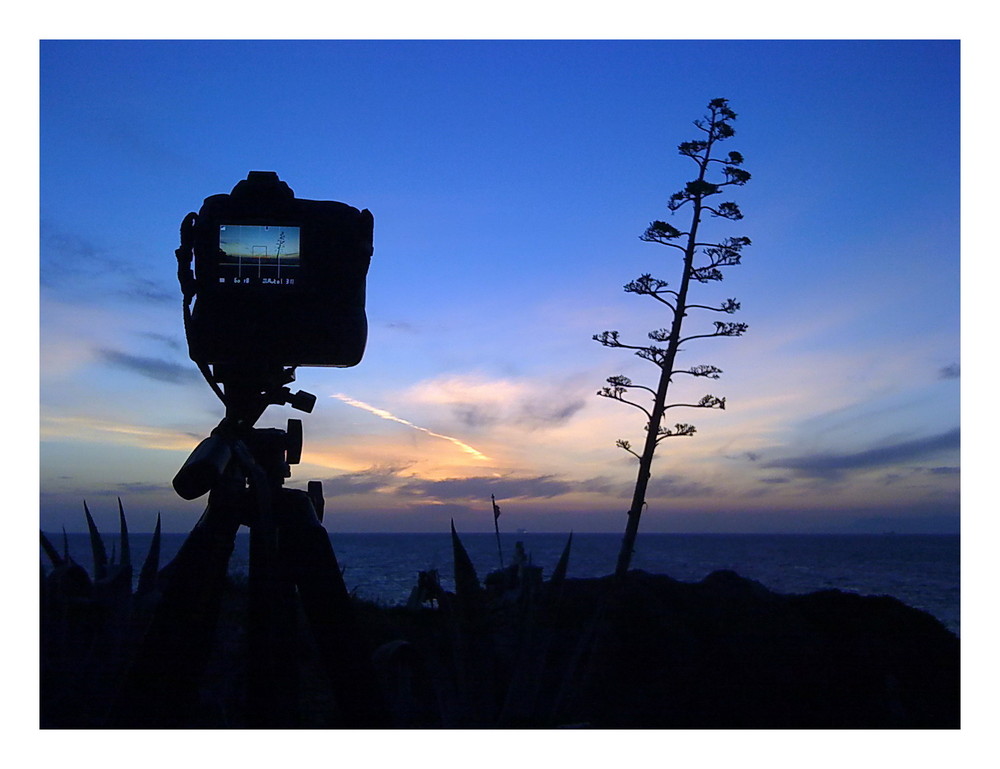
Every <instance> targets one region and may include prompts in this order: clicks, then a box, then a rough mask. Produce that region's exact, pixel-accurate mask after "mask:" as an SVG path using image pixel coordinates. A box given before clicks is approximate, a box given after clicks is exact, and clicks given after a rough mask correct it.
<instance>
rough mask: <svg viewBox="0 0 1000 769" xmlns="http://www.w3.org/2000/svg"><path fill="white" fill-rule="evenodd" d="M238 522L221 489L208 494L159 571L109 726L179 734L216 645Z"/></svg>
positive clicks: (186, 723)
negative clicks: (151, 607)
mask: <svg viewBox="0 0 1000 769" xmlns="http://www.w3.org/2000/svg"><path fill="white" fill-rule="evenodd" d="M238 528H239V516H238V511H237V509H236V506H234V505H233V504H232V503H231V497H230V498H227V493H226V491H225V490H221V489H220V491H219V492H216V491H214V490H213V492H212V494H211V495H210V496H209V502H208V506H207V507H206V509H205V513H204V515H202V517H201V520H199V521H198V523H197V524H196V525H195V527H194V529H192V531H191V533H190V534H189V535H188V538H187V539H186V540H185V542H184V544H183V545H182V547H181V549H180V551H179V552H178V553H177V555H176V557H175V558H174V559H173V560H172V561H171V562H170V563H169V564H168V565H167V566H166V567H164V569H163V570H162V571H161V572H160V574H159V575H158V583H159V585H160V586H161V589H162V595H161V598H160V602H159V604H158V605H157V607H156V610H155V612H154V614H153V617H152V619H151V621H150V624H149V627H148V628H147V630H146V633H145V635H144V638H143V641H142V644H141V646H140V648H139V650H138V651H137V653H136V656H135V659H134V660H133V662H132V664H131V666H130V667H129V669H128V670H127V671H126V673H125V676H124V680H123V681H122V685H121V688H120V690H119V696H118V699H117V701H116V703H115V705H114V707H113V709H112V713H111V716H110V719H109V726H111V727H113V728H184V727H185V726H189V725H190V724H191V722H192V716H193V714H194V712H195V710H196V707H197V701H198V688H199V685H200V684H201V679H202V674H203V672H204V669H205V665H206V663H207V662H208V658H209V655H210V653H211V651H212V648H213V647H214V644H215V631H216V626H217V620H218V614H219V606H220V603H221V600H222V591H223V589H224V587H225V582H226V576H227V573H228V569H229V557H230V555H231V554H232V552H233V544H234V540H235V537H236V531H237V529H238Z"/></svg>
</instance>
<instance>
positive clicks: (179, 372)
mask: <svg viewBox="0 0 1000 769" xmlns="http://www.w3.org/2000/svg"><path fill="white" fill-rule="evenodd" d="M97 353H98V355H99V356H100V357H101V358H102V359H103V360H104V361H105V362H107V363H109V364H111V365H112V366H115V367H117V368H121V369H125V370H127V371H132V372H134V373H136V374H141V375H142V376H144V377H149V378H150V379H156V380H158V381H160V382H170V383H171V384H186V383H188V382H197V381H199V380H200V377H199V375H198V373H197V372H196V371H195V370H194V369H193V367H191V366H180V365H178V364H176V363H171V362H170V361H167V360H163V359H162V358H147V357H144V356H141V355H131V354H129V353H127V352H121V351H120V350H111V349H108V348H102V349H99V350H98V351H97Z"/></svg>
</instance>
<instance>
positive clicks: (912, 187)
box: [38, 40, 962, 533]
mask: <svg viewBox="0 0 1000 769" xmlns="http://www.w3.org/2000/svg"><path fill="white" fill-rule="evenodd" d="M39 50H40V59H39V154H40V175H39V199H40V205H39V215H40V228H39V274H38V279H39V285H40V291H39V356H40V360H39V363H40V365H39V437H40V455H39V457H40V461H39V487H40V497H39V499H40V523H41V527H42V529H44V530H46V531H58V530H59V529H60V528H61V527H63V526H65V527H66V529H67V530H70V531H74V530H81V529H82V528H84V520H83V512H82V506H83V501H84V500H86V502H87V504H88V507H89V508H90V510H91V512H92V513H93V514H94V517H95V519H96V520H97V522H98V525H99V526H100V527H101V528H102V530H105V529H106V530H114V528H115V526H116V525H117V524H116V522H117V509H118V508H117V501H116V500H117V498H121V500H122V503H123V505H124V508H125V510H126V513H127V515H128V519H129V525H130V530H132V531H139V532H141V531H151V530H152V527H153V525H154V523H155V519H156V516H157V514H161V516H162V522H163V527H164V530H166V531H177V532H183V531H187V530H189V529H190V528H191V526H192V525H193V524H194V523H195V521H196V520H197V518H198V517H199V516H200V514H201V512H202V510H203V507H204V499H199V500H193V501H185V500H182V499H180V498H179V497H178V496H177V495H176V494H175V493H174V492H173V490H172V488H171V484H170V482H171V479H172V478H173V476H174V474H175V473H176V472H177V470H178V469H179V468H180V466H181V465H182V464H183V462H184V460H185V459H186V457H187V456H188V454H189V452H190V451H191V450H192V449H193V448H194V447H195V445H197V443H198V442H199V441H200V440H201V439H202V438H203V437H205V436H206V435H208V433H209V432H210V431H211V430H212V428H214V427H215V425H216V424H217V423H218V421H219V420H220V419H221V417H222V415H223V409H222V404H221V403H220V402H219V401H218V399H217V398H216V397H215V396H214V395H213V393H212V391H211V390H210V389H209V387H208V386H207V385H206V383H205V381H204V380H203V379H202V378H201V376H200V375H199V374H198V371H197V369H196V367H195V365H194V364H193V363H192V362H191V360H190V359H189V357H188V355H187V349H186V343H185V338H184V329H183V322H182V314H181V299H180V290H179V287H178V284H177V279H176V260H175V259H174V255H173V252H174V249H175V248H177V245H178V228H179V225H180V222H181V219H182V217H183V216H184V215H185V214H186V213H187V212H188V211H196V210H197V209H198V208H199V207H200V205H201V202H202V200H203V199H204V198H206V197H208V196H210V195H213V194H217V193H225V192H229V191H230V190H231V189H232V187H233V186H234V185H235V184H236V183H237V182H238V181H240V180H241V179H243V178H245V177H246V175H247V173H248V172H249V171H251V170H268V171H275V172H277V173H278V175H279V176H280V177H281V179H282V180H284V181H286V182H287V183H288V184H289V186H290V187H291V188H292V189H293V190H294V192H295V194H296V195H297V196H298V197H302V198H308V199H316V200H338V201H342V202H345V203H349V204H350V205H353V206H356V207H358V208H368V209H369V210H371V212H372V213H373V215H374V218H375V252H374V256H373V258H372V263H371V268H370V272H369V275H368V283H367V291H368V300H367V310H368V319H369V338H368V347H367V351H366V354H365V357H364V359H363V361H362V362H361V363H360V364H359V365H358V366H357V367H354V368H349V369H337V368H300V369H298V371H297V373H296V382H295V384H294V385H293V389H303V390H306V391H308V392H311V393H313V394H314V395H316V396H317V403H316V407H315V409H314V410H313V412H312V413H311V414H301V413H300V412H296V411H294V410H292V409H290V408H289V407H282V408H278V407H271V408H270V409H269V410H268V411H267V412H266V413H265V415H264V416H263V417H262V419H261V420H260V422H259V423H258V425H259V426H262V427H283V426H284V425H285V423H286V420H287V419H288V418H301V419H302V420H303V424H304V432H305V445H304V452H303V460H302V463H301V464H299V465H297V466H295V467H294V468H293V473H292V478H291V479H290V480H289V481H288V485H289V486H292V487H295V488H304V487H305V484H306V482H307V481H309V480H321V481H322V482H323V485H324V490H325V494H326V510H327V515H326V519H325V524H326V526H327V527H328V528H329V529H331V530H332V531H343V532H348V531H357V532H367V531H400V532H404V531H435V532H440V531H447V528H448V525H449V521H451V520H454V521H455V525H456V527H457V528H458V529H459V530H460V531H469V532H474V531H491V530H492V529H493V519H492V515H491V514H490V512H491V508H490V498H491V495H495V497H496V499H497V502H498V504H499V505H500V507H501V511H502V513H501V517H500V519H499V523H500V526H501V529H502V530H506V531H514V530H515V529H517V528H524V529H528V530H532V531H554V532H565V531H570V530H572V531H575V532H587V531H609V532H617V531H620V530H621V529H623V528H624V523H625V512H626V511H627V509H628V506H629V502H630V500H631V491H632V486H633V484H634V482H635V473H636V463H635V460H634V458H633V457H631V456H630V455H629V454H627V453H626V452H624V451H622V450H621V449H619V448H617V447H616V446H615V442H616V440H618V439H627V440H630V441H631V442H632V443H633V444H634V445H635V444H639V443H640V442H641V440H642V436H643V431H642V427H643V423H642V415H641V413H639V412H638V411H636V410H633V409H630V408H629V407H627V406H624V405H622V404H618V403H614V402H611V401H609V400H607V399H603V398H600V397H597V395H596V393H597V391H598V390H599V389H600V387H601V386H603V385H604V384H605V383H606V382H605V380H606V378H607V377H609V376H612V375H617V374H624V375H627V376H629V377H630V378H632V379H633V380H634V381H636V382H640V383H652V382H655V374H656V371H655V369H654V368H653V366H652V365H651V364H649V363H647V362H645V361H642V360H640V359H638V358H636V357H634V356H632V355H630V354H629V353H628V352H627V351H623V350H611V349H607V348H604V347H602V346H601V345H599V344H597V343H596V342H595V341H594V340H593V339H592V337H593V335H594V334H598V333H600V332H602V331H605V330H618V331H620V332H621V335H622V338H623V339H627V340H630V341H632V342H633V343H636V344H642V343H644V341H645V340H646V333H647V332H648V331H650V330H652V329H657V328H661V327H663V326H666V325H668V324H669V320H670V319H669V317H668V316H667V315H666V314H665V313H664V312H663V311H662V309H661V308H660V307H659V306H658V305H657V304H656V302H653V301H650V300H649V298H648V297H639V296H635V295H630V294H627V293H625V292H624V291H623V289H622V287H623V285H624V284H626V283H628V282H629V281H631V280H633V279H635V278H636V277H638V276H639V275H641V274H643V273H652V274H653V275H655V276H656V277H658V278H661V279H664V280H667V281H669V282H670V283H671V284H676V282H677V280H678V279H679V277H680V266H681V265H680V260H679V259H678V258H677V257H676V255H675V254H674V252H673V250H672V249H668V248H664V247H662V246H659V245H656V244H652V243H646V242H643V241H641V240H640V238H639V235H640V234H641V233H642V232H643V230H644V229H645V228H646V226H647V225H648V223H649V222H650V221H652V220H654V219H664V220H666V221H669V222H671V223H674V224H676V225H677V226H679V227H680V228H681V229H684V225H685V220H684V214H683V212H679V213H678V214H676V215H674V216H673V217H671V215H670V212H669V211H668V210H667V208H666V203H667V201H668V199H669V197H670V195H671V194H672V193H673V192H675V191H676V190H678V189H681V188H682V187H683V185H684V183H685V182H686V181H688V180H689V179H690V178H693V177H692V169H693V165H692V164H691V162H690V161H689V160H686V159H685V158H683V157H681V156H680V155H678V153H677V151H676V147H677V145H678V144H679V143H680V142H682V141H686V140H689V139H693V138H696V137H697V136H698V132H697V129H696V128H695V127H694V126H693V125H692V121H694V120H695V119H697V118H699V117H701V116H702V115H703V114H704V113H705V107H706V105H707V103H708V102H709V101H710V100H711V99H714V98H718V97H723V98H727V99H728V100H729V103H730V106H731V107H732V109H733V110H734V111H735V112H736V113H737V119H736V121H735V122H734V128H735V130H736V135H735V136H734V137H733V138H731V139H729V140H727V141H726V142H725V143H724V144H723V145H722V146H721V149H722V150H723V151H724V152H728V151H729V150H737V151H739V152H740V153H741V154H742V155H743V156H744V158H745V165H744V167H745V168H746V170H748V171H749V172H750V173H751V174H752V179H751V180H750V182H749V183H748V184H747V185H746V186H745V187H742V188H736V189H734V190H733V192H732V195H731V196H730V197H729V198H726V199H732V200H734V201H735V202H737V203H738V204H739V206H740V207H741V209H742V210H743V213H744V217H745V218H744V219H743V220H742V221H739V222H726V221H722V220H718V221H712V222H709V223H708V224H707V225H706V227H708V228H709V231H710V232H711V233H713V234H715V235H717V236H718V237H730V236H747V237H749V238H751V240H752V246H750V247H749V248H747V249H746V250H745V252H744V258H743V263H742V264H741V265H740V266H737V267H733V268H730V269H729V270H728V271H727V272H726V277H725V280H724V281H723V282H722V283H718V284H707V285H704V286H702V285H698V286H696V289H695V290H696V294H695V296H694V297H692V299H697V300H698V301H699V302H700V303H705V304H718V303H719V302H721V301H723V300H725V299H727V298H729V297H735V298H736V299H737V300H738V301H740V303H741V305H742V308H741V310H740V311H739V312H738V313H737V314H736V315H734V316H725V318H724V319H725V320H732V321H737V322H744V323H747V324H748V327H749V329H748V331H747V333H746V334H745V335H744V336H742V337H740V338H732V339H706V340H699V341H695V342H691V343H689V344H688V345H686V346H685V349H684V353H683V357H682V359H681V361H680V362H681V363H682V364H684V365H696V364H712V365H715V366H718V367H719V368H720V369H722V370H723V375H722V377H721V379H719V380H718V381H717V382H715V381H708V382H707V383H706V381H705V380H701V379H699V380H695V381H693V382H692V381H681V380H678V381H677V382H676V383H675V385H674V387H673V391H672V397H671V400H672V401H677V402H691V400H692V399H695V400H696V399H697V398H699V397H701V396H702V395H704V394H706V393H712V394H714V395H718V396H720V397H725V398H726V409H725V410H724V411H716V410H712V411H708V410H692V409H687V410H685V409H678V410H677V412H673V413H677V420H676V421H683V422H690V423H692V424H694V425H695V426H696V427H697V433H696V434H695V435H694V436H691V437H686V438H678V439H675V440H670V441H666V442H664V443H663V444H662V445H661V447H660V451H659V452H658V455H657V459H656V461H655V463H654V469H653V478H652V482H651V485H650V493H649V495H648V498H647V501H648V507H647V508H646V510H645V512H644V514H643V518H642V524H641V531H650V532H852V533H853V532H857V533H862V532H882V531H890V530H891V531H899V532H909V531H912V532H953V531H957V530H958V516H959V502H960V472H959V469H960V455H959V444H960V425H961V419H960V397H959V396H960V387H961V382H962V379H961V377H962V359H961V354H960V353H961V349H960V347H961V345H960V315H961V312H960V290H959V289H960V245H961V238H960V235H961V221H960V168H961V164H960V134H961V125H960V87H959V86H960V70H959V61H960V46H959V43H958V42H957V41H953V40H943V41H942V40H937V41H920V40H909V41H907V40H881V41H880V40H844V41H830V40H810V41H796V40H785V41H781V40H746V41H740V40H716V41H697V40H611V41H572V40H550V41H541V40H522V41H503V40H500V41H467V40H429V41H414V40H383V41H365V40H340V41H301V40H300V41H261V40H257V41H245V42H243V41H229V40H226V41H183V40H173V41H153V40H139V41H127V40H126V41H108V40H85V41H80V40H42V42H41V45H40V49H39ZM716 319H718V318H717V316H715V315H713V314H711V313H701V314H699V313H698V312H696V311H693V312H692V313H691V314H690V315H689V317H688V318H687V320H686V324H687V325H686V326H685V332H689V331H690V332H691V333H701V332H704V331H705V330H710V328H711V323H712V321H714V320H716ZM680 412H683V413H680Z"/></svg>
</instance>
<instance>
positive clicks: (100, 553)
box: [83, 500, 108, 580]
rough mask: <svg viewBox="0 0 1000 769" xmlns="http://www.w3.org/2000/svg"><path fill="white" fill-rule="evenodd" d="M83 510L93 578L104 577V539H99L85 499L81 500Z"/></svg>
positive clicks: (106, 570)
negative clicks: (85, 518)
mask: <svg viewBox="0 0 1000 769" xmlns="http://www.w3.org/2000/svg"><path fill="white" fill-rule="evenodd" d="M83 512H84V513H86V515H87V528H88V529H90V549H91V552H93V554H94V579H95V580H99V579H104V578H105V577H106V576H108V553H107V551H106V550H105V549H104V540H102V539H101V533H100V532H99V531H98V530H97V524H95V523H94V518H93V516H92V515H91V514H90V509H89V508H88V507H87V501H86V500H84V502H83Z"/></svg>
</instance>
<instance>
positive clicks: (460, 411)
mask: <svg viewBox="0 0 1000 769" xmlns="http://www.w3.org/2000/svg"><path fill="white" fill-rule="evenodd" d="M571 379H572V378H571ZM589 390H590V387H589V385H588V386H587V388H586V389H584V388H583V387H582V386H578V385H577V384H570V383H568V380H566V379H565V378H563V379H562V380H561V381H559V382H552V381H529V380H515V379H499V378H490V377H486V376H482V375H480V374H465V375H460V376H444V377H436V378H434V379H429V380H425V381H423V382H420V383H418V384H416V385H414V386H413V387H412V388H410V390H409V392H408V393H407V394H406V397H407V398H409V399H411V400H413V401H414V402H415V403H419V404H422V405H433V406H439V407H440V406H443V407H445V408H447V409H448V410H449V411H450V412H451V414H452V416H453V417H454V418H455V419H456V420H457V421H458V422H459V423H461V424H462V425H464V426H465V427H469V428H473V429H484V428H490V427H494V426H498V425H504V426H508V427H517V428H518V429H521V430H524V429H528V430H541V429H546V428H552V427H558V426H561V425H563V424H565V423H566V422H568V421H569V420H570V419H571V418H572V417H573V416H574V415H576V414H577V412H579V411H580V410H581V409H583V408H584V406H585V405H586V400H585V399H584V398H583V397H582V393H584V392H589Z"/></svg>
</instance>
